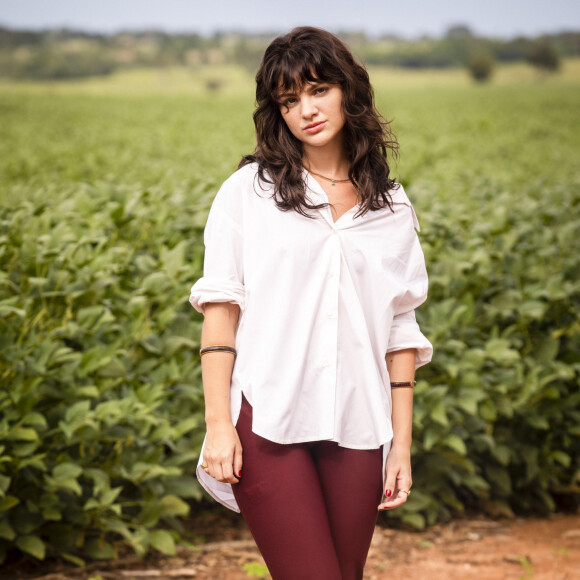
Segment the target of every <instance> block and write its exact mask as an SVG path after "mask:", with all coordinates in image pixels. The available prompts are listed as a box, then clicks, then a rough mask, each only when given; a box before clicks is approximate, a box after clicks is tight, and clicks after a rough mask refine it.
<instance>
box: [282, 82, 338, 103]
mask: <svg viewBox="0 0 580 580" xmlns="http://www.w3.org/2000/svg"><path fill="white" fill-rule="evenodd" d="M326 84H330V83H328V82H327V81H314V82H305V83H304V85H303V87H306V90H308V91H314V90H316V89H317V88H318V87H319V86H320V85H326ZM277 96H278V99H285V98H287V97H294V96H296V92H292V91H291V92H285V93H281V94H279V95H277Z"/></svg>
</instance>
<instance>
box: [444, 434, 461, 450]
mask: <svg viewBox="0 0 580 580" xmlns="http://www.w3.org/2000/svg"><path fill="white" fill-rule="evenodd" d="M442 443H443V445H445V446H446V447H449V448H450V449H453V451H456V452H457V453H459V455H467V447H466V446H465V442H464V441H463V439H461V437H459V436H458V435H453V434H451V435H447V437H445V439H443V441H442Z"/></svg>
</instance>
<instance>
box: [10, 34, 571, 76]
mask: <svg viewBox="0 0 580 580" xmlns="http://www.w3.org/2000/svg"><path fill="white" fill-rule="evenodd" d="M275 36H276V33H263V34H243V33H237V32H217V33H215V34H213V35H211V36H202V35H200V34H196V33H191V34H170V33H164V32H160V31H156V30H143V31H121V32H118V33H115V34H95V33H88V32H83V31H79V30H72V29H68V28H61V29H47V30H41V31H30V30H16V29H10V28H7V27H0V76H2V77H9V78H16V79H66V78H75V77H85V76H93V75H106V74H110V73H111V72H113V71H114V70H116V69H120V68H127V67H142V66H146V67H149V66H151V67H166V66H173V65H186V66H191V67H196V66H200V65H204V64H210V65H216V64H228V63H229V64H239V65H243V66H245V67H246V68H248V69H249V70H251V71H255V70H256V68H257V66H258V64H259V62H260V59H261V57H262V54H263V52H264V49H265V48H266V46H267V45H268V43H269V42H270V41H271V40H272V39H273V38H274V37H275ZM340 36H341V37H342V38H343V39H344V40H345V41H346V42H347V43H348V44H349V45H350V47H351V48H352V49H353V51H354V52H355V53H356V54H357V55H358V57H359V58H360V59H361V60H362V61H363V62H365V63H366V64H367V65H379V66H398V67H405V68H434V67H435V68H446V67H456V66H467V67H470V70H471V71H472V75H473V76H474V78H476V79H479V80H485V78H487V76H489V74H490V71H491V69H492V65H493V63H494V62H496V61H497V62H514V61H528V62H530V63H531V64H533V65H535V66H538V67H540V68H542V67H543V68H545V69H546V70H556V69H557V68H558V62H559V59H560V58H561V57H565V56H575V55H580V32H571V31H570V32H561V33H558V34H551V35H542V36H538V37H535V38H527V37H523V36H519V37H517V38H514V39H508V40H505V39H494V38H487V37H481V36H477V35H475V34H474V33H473V32H472V31H471V30H470V29H469V28H468V27H467V26H461V25H458V26H452V27H450V28H449V29H448V30H447V32H446V33H445V34H444V35H443V36H442V37H441V38H434V37H428V36H423V37H421V38H419V39H414V40H407V39H403V38H401V37H398V36H396V35H393V34H388V35H383V36H380V37H373V38H371V37H369V36H368V35H366V34H365V33H363V32H343V33H340ZM473 63H475V64H473ZM546 63H548V64H546ZM550 63H552V64H550ZM474 67H475V69H477V70H476V71H475V72H474ZM486 70H487V73H486ZM482 71H483V72H482ZM486 74H487V76H486Z"/></svg>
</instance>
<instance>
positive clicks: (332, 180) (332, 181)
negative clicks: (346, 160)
mask: <svg viewBox="0 0 580 580" xmlns="http://www.w3.org/2000/svg"><path fill="white" fill-rule="evenodd" d="M308 171H309V172H310V173H312V175H316V177H322V179H326V181H330V183H332V185H336V184H337V183H347V182H349V181H350V179H332V178H330V177H326V176H325V175H320V173H315V172H314V171H312V170H310V169H309V170H308ZM355 183H356V181H355Z"/></svg>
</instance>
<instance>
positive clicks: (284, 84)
mask: <svg viewBox="0 0 580 580" xmlns="http://www.w3.org/2000/svg"><path fill="white" fill-rule="evenodd" d="M333 69H335V67H334V66H329V65H326V66H325V63H324V62H322V60H320V59H316V58H313V55H306V54H301V53H300V52H297V51H294V50H290V51H288V52H285V53H284V54H283V55H282V57H281V58H280V59H279V60H278V61H277V62H276V63H275V64H274V66H272V69H271V70H270V78H269V83H268V84H269V89H270V95H271V96H272V99H273V100H274V101H278V99H279V97H280V95H282V94H284V93H299V92H300V91H301V90H302V87H303V86H304V85H305V84H307V83H336V84H340V83H341V81H342V80H343V78H342V75H337V74H332V72H333Z"/></svg>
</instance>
